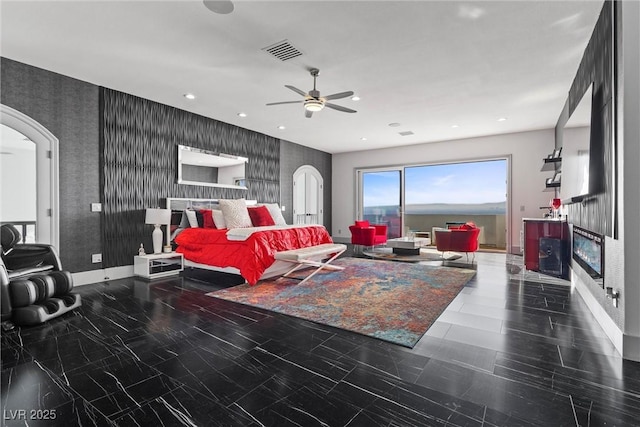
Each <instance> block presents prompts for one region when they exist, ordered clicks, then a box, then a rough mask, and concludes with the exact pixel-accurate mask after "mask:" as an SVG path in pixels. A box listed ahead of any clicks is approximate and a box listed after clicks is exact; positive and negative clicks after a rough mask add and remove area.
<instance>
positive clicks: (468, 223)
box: [460, 222, 478, 230]
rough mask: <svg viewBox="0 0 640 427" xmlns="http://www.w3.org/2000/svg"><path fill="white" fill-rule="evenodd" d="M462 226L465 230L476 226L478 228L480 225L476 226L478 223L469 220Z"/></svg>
mask: <svg viewBox="0 0 640 427" xmlns="http://www.w3.org/2000/svg"><path fill="white" fill-rule="evenodd" d="M460 228H464V229H465V230H473V229H474V228H478V227H476V224H475V223H474V222H467V223H466V224H465V225H463V226H462V227H460Z"/></svg>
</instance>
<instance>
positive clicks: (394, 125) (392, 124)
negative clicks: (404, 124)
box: [389, 122, 400, 128]
mask: <svg viewBox="0 0 640 427" xmlns="http://www.w3.org/2000/svg"><path fill="white" fill-rule="evenodd" d="M398 126H400V123H397V122H393V123H389V127H392V128H397V127H398Z"/></svg>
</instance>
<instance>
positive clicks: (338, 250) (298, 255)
mask: <svg viewBox="0 0 640 427" xmlns="http://www.w3.org/2000/svg"><path fill="white" fill-rule="evenodd" d="M346 250H347V245H343V244H342V243H323V244H322V245H317V246H309V247H307V248H300V249H291V250H289V251H282V252H276V254H275V255H274V257H275V259H277V260H280V261H286V262H290V263H293V264H295V265H294V266H293V268H292V269H291V270H289V271H287V272H286V273H285V274H283V275H282V277H288V276H289V274H291V273H293V272H294V271H296V270H298V269H299V268H302V267H309V266H311V267H316V269H315V270H313V272H311V274H309V275H308V276H306V277H305V278H304V279H302V281H301V282H300V283H301V284H302V283H304V282H306V281H307V280H309V279H310V278H311V277H313V276H314V275H315V274H316V273H317V272H319V271H320V270H322V269H323V268H326V269H328V270H344V267H340V266H337V265H330V264H331V262H333V260H335V259H336V258H338V257H339V256H340V255H342V253H343V252H344V251H346ZM332 254H333V255H332ZM329 255H331V256H330V258H329V259H327V260H325V261H324V262H322V260H323V259H324V258H326V257H327V256H329Z"/></svg>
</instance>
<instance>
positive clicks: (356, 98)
mask: <svg viewBox="0 0 640 427" xmlns="http://www.w3.org/2000/svg"><path fill="white" fill-rule="evenodd" d="M351 100H352V101H360V97H359V96H358V95H354V96H352V97H351Z"/></svg>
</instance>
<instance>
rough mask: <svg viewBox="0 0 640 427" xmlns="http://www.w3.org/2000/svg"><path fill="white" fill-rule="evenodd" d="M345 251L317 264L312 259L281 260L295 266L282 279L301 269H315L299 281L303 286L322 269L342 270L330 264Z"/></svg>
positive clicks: (342, 268)
mask: <svg viewBox="0 0 640 427" xmlns="http://www.w3.org/2000/svg"><path fill="white" fill-rule="evenodd" d="M344 251H345V249H343V250H341V251H338V252H336V253H335V254H333V256H332V257H331V258H329V259H327V260H326V261H325V262H319V261H314V260H312V259H299V260H296V261H294V260H282V261H287V262H292V263H294V264H295V265H294V266H293V268H292V269H291V270H289V271H287V272H286V273H285V274H283V275H282V277H289V275H290V274H291V273H293V272H294V271H297V270H298V269H300V268H303V267H309V266H311V267H316V269H315V270H313V271H312V272H311V274H309V275H308V276H306V277H305V278H304V279H301V282H300V284H303V283H304V282H306V281H307V280H309V279H310V278H312V277H313V276H315V274H316V273H318V272H319V271H320V270H322V269H323V268H325V269H327V270H334V271H337V270H344V267H340V266H337V265H331V263H332V262H333V261H334V260H335V259H336V258H338V257H339V256H340V255H342V253H343V252H344Z"/></svg>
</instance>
